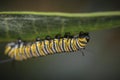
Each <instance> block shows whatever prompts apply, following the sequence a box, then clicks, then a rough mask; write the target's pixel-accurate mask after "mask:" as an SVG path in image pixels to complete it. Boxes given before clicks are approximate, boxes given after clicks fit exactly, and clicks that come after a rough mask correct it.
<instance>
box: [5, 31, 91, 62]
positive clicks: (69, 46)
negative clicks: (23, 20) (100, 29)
mask: <svg viewBox="0 0 120 80" xmlns="http://www.w3.org/2000/svg"><path fill="white" fill-rule="evenodd" d="M89 39H90V36H89V34H88V33H87V32H86V33H84V32H80V33H79V35H75V36H72V35H71V34H70V33H69V32H68V33H65V35H64V36H63V37H61V35H60V34H57V35H56V36H55V37H54V38H51V37H50V36H46V38H45V39H43V40H42V39H40V38H39V37H38V38H36V41H35V42H23V41H22V40H18V41H17V42H11V43H8V44H7V46H6V48H5V54H7V55H8V56H10V57H11V58H12V59H14V60H17V61H22V60H26V59H28V58H32V57H38V56H46V55H49V54H55V53H63V52H75V51H79V50H81V49H84V48H85V47H86V44H87V43H88V42H89Z"/></svg>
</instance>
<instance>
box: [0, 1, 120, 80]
mask: <svg viewBox="0 0 120 80" xmlns="http://www.w3.org/2000/svg"><path fill="white" fill-rule="evenodd" d="M118 10H120V5H119V0H106V1H105V0H59V1H58V0H1V1H0V11H45V12H76V13H80V12H81V13H82V12H97V11H118ZM119 27H120V26H118V28H115V29H109V30H102V31H94V32H90V36H91V40H90V42H89V44H88V46H87V47H86V50H84V53H85V56H82V55H81V52H76V53H69V54H68V53H63V54H55V55H49V56H47V57H39V58H32V59H28V60H27V61H22V62H15V63H14V64H12V62H8V63H4V64H0V80H7V79H9V80H120V76H119V75H120V28H119ZM5 44H7V43H0V60H3V59H7V58H8V57H7V56H5V55H4V54H3V53H4V47H5Z"/></svg>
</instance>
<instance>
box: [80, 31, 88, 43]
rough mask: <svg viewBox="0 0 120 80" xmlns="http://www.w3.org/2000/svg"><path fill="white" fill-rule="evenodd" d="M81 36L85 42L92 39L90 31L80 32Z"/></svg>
mask: <svg viewBox="0 0 120 80" xmlns="http://www.w3.org/2000/svg"><path fill="white" fill-rule="evenodd" d="M79 38H80V39H83V41H84V42H89V41H90V36H89V33H88V32H80V33H79Z"/></svg>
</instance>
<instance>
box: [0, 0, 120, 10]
mask: <svg viewBox="0 0 120 80" xmlns="http://www.w3.org/2000/svg"><path fill="white" fill-rule="evenodd" d="M13 10H14V11H16V10H17V11H57V12H61V11H62V12H93V11H111V10H112V11H113V10H114V11H116V10H120V0H0V11H13Z"/></svg>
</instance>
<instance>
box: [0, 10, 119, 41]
mask: <svg viewBox="0 0 120 80" xmlns="http://www.w3.org/2000/svg"><path fill="white" fill-rule="evenodd" d="M119 26H120V11H113V12H94V13H58V12H21V11H20V12H0V42H6V41H14V40H16V39H17V38H19V37H20V38H22V39H23V40H30V41H31V40H35V38H36V37H37V36H39V37H40V38H44V37H45V36H46V35H50V36H51V37H54V36H55V35H56V34H62V35H64V33H65V32H71V33H72V34H77V33H79V32H80V31H85V32H90V31H95V30H101V29H109V28H115V27H119Z"/></svg>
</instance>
